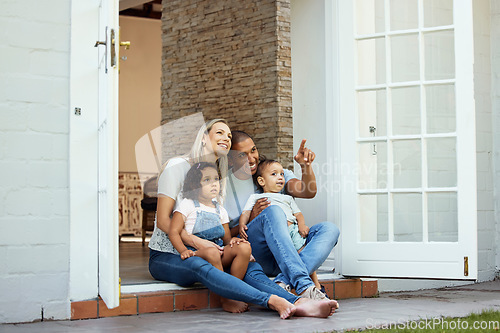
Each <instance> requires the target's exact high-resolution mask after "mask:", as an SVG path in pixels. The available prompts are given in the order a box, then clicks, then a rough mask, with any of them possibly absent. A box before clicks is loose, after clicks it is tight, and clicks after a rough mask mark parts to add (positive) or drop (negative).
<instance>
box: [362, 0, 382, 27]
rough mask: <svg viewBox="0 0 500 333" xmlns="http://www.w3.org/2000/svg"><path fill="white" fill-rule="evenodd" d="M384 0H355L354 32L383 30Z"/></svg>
mask: <svg viewBox="0 0 500 333" xmlns="http://www.w3.org/2000/svg"><path fill="white" fill-rule="evenodd" d="M384 18H385V13H384V0H356V32H357V34H358V35H367V34H374V33H377V32H383V31H384V30H385V19H384Z"/></svg>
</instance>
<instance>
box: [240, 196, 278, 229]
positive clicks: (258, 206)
mask: <svg viewBox="0 0 500 333" xmlns="http://www.w3.org/2000/svg"><path fill="white" fill-rule="evenodd" d="M270 204H271V203H270V202H269V200H267V198H260V199H259V200H257V202H255V205H253V208H252V212H251V213H250V218H249V219H248V221H249V222H250V221H252V220H253V219H254V218H256V217H257V216H258V215H259V214H260V213H261V212H262V211H263V210H264V209H266V208H267V207H269V205H270ZM240 230H241V229H240Z"/></svg>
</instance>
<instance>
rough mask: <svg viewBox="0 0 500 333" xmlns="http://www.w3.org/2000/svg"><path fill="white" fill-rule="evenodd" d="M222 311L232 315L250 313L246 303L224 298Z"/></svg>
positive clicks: (222, 299)
mask: <svg viewBox="0 0 500 333" xmlns="http://www.w3.org/2000/svg"><path fill="white" fill-rule="evenodd" d="M221 303H222V309H223V310H224V311H227V312H231V313H242V312H245V311H248V304H247V303H245V302H240V301H235V300H233V299H228V298H222V297H221Z"/></svg>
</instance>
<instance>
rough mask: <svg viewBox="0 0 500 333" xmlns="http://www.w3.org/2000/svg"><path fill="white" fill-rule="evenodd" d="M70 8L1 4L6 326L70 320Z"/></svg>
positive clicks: (36, 2) (0, 242) (1, 271)
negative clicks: (49, 320) (11, 323)
mask: <svg viewBox="0 0 500 333" xmlns="http://www.w3.org/2000/svg"><path fill="white" fill-rule="evenodd" d="M70 4H71V1H67V0H51V1H40V0H27V1H17V0H2V4H1V10H0V54H1V55H2V61H1V62H0V175H1V179H2V181H1V182H0V230H1V232H0V295H2V297H1V298H0V322H26V321H33V320H41V319H62V318H68V317H69V300H68V279H69V278H68V277H69V197H68V193H69V191H68V156H69V151H68V147H69V146H68V128H69V118H68V116H69V114H68V110H69V45H70Z"/></svg>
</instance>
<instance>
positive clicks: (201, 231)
mask: <svg viewBox="0 0 500 333" xmlns="http://www.w3.org/2000/svg"><path fill="white" fill-rule="evenodd" d="M220 190H221V187H220V176H219V173H218V172H217V166H216V165H215V164H213V163H208V162H199V163H195V164H194V165H193V166H192V167H191V169H189V171H188V173H187V174H186V179H185V182H184V186H183V197H184V199H183V200H182V201H181V202H180V204H179V206H178V207H177V208H176V209H175V211H174V215H173V217H172V223H171V225H170V232H169V236H170V241H171V242H172V245H173V246H174V247H175V249H176V250H177V251H178V252H179V253H180V256H181V258H182V260H184V259H186V258H189V257H192V256H198V257H200V258H203V259H205V260H206V261H208V262H209V263H211V264H212V265H213V266H215V267H216V268H217V269H219V270H221V271H224V270H227V269H229V270H230V273H231V275H233V276H235V277H237V278H239V279H240V280H242V279H243V278H244V277H245V274H246V272H247V268H248V263H249V261H250V256H251V254H252V248H251V247H250V243H249V242H248V241H246V240H242V239H241V238H238V237H234V238H231V233H230V231H229V217H228V215H227V212H226V210H225V209H224V207H222V206H221V205H220V203H219V202H218V200H219V196H220ZM182 230H186V232H187V233H188V234H190V235H195V236H198V237H199V238H202V239H206V240H209V241H212V242H214V243H216V244H217V245H219V246H220V247H222V246H223V245H227V246H225V247H223V248H222V250H218V249H217V248H216V247H206V248H202V249H199V250H195V249H194V248H192V247H189V246H186V244H184V243H183V241H182V239H181V232H182Z"/></svg>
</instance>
